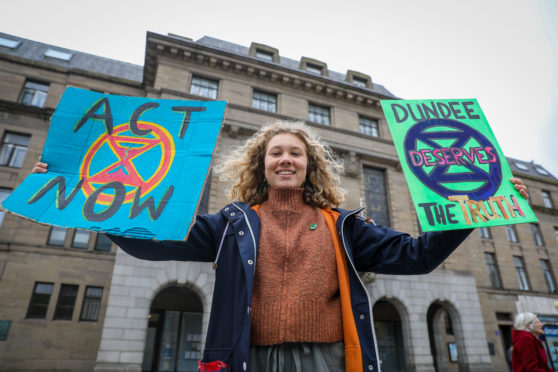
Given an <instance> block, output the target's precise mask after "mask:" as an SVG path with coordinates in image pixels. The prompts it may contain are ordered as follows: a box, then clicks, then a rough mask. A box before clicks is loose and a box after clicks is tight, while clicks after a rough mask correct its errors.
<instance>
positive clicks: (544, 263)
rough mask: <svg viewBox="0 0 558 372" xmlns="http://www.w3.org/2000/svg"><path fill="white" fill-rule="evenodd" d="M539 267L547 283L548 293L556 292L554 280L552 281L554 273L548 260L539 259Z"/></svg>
mask: <svg viewBox="0 0 558 372" xmlns="http://www.w3.org/2000/svg"><path fill="white" fill-rule="evenodd" d="M541 269H542V272H543V275H544V278H545V280H546V284H547V285H548V290H549V291H550V293H555V292H556V282H555V281H554V275H553V274H552V270H551V269H550V262H549V261H548V260H541Z"/></svg>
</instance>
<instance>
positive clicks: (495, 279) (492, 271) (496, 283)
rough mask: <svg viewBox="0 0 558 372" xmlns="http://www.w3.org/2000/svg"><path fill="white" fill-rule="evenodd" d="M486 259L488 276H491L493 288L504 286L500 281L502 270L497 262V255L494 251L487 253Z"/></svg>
mask: <svg viewBox="0 0 558 372" xmlns="http://www.w3.org/2000/svg"><path fill="white" fill-rule="evenodd" d="M484 260H485V261H486V268H487V269H488V276H489V277H490V284H491V285H492V288H502V282H501V281H500V272H499V270H498V265H497V264H496V256H495V255H494V253H488V252H487V253H485V254H484Z"/></svg>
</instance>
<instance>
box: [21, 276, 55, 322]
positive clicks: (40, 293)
mask: <svg viewBox="0 0 558 372" xmlns="http://www.w3.org/2000/svg"><path fill="white" fill-rule="evenodd" d="M53 288H54V284H53V283H39V282H37V283H35V288H34V289H33V294H32V295H31V301H29V308H28V309H27V316H26V318H36V319H45V318H46V314H47V310H48V304H49V302H50V296H51V295H52V289H53Z"/></svg>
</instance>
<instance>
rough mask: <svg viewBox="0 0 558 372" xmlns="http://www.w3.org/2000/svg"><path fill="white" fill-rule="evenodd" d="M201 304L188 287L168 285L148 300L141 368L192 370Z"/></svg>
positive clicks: (175, 371) (198, 341) (197, 353)
mask: <svg viewBox="0 0 558 372" xmlns="http://www.w3.org/2000/svg"><path fill="white" fill-rule="evenodd" d="M202 318H203V305H202V302H201V299H200V297H199V296H198V295H197V294H196V293H195V292H194V291H193V290H191V289H190V288H188V287H184V286H172V287H167V288H165V289H163V290H162V291H161V292H159V293H158V294H157V295H156V296H155V298H154V299H153V302H152V303H151V310H150V311H149V325H148V328H147V336H146V340H145V349H144V354H143V363H142V371H153V372H155V371H157V372H159V371H160V372H195V371H196V369H197V361H198V359H199V358H200V348H201V333H202Z"/></svg>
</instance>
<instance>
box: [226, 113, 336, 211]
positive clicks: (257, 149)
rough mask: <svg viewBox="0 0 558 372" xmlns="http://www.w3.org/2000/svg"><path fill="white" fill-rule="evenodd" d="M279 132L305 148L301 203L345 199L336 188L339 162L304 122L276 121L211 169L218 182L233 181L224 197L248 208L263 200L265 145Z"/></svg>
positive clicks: (326, 203)
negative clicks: (215, 174)
mask: <svg viewBox="0 0 558 372" xmlns="http://www.w3.org/2000/svg"><path fill="white" fill-rule="evenodd" d="M283 133H289V134H293V135H295V136H297V137H298V138H299V139H300V140H301V141H302V142H303V143H304V144H305V146H306V154H307V156H308V165H307V174H306V181H305V182H304V184H303V186H302V187H303V188H304V191H303V193H302V195H303V198H304V201H305V202H306V203H307V204H310V205H313V206H316V207H320V208H333V207H337V206H339V205H340V204H341V203H342V202H343V200H345V197H344V192H343V190H342V189H341V187H340V186H339V184H340V177H339V173H341V171H342V169H343V165H342V163H341V162H339V161H338V160H336V159H335V158H334V157H333V153H332V151H331V149H330V148H329V147H328V146H327V145H325V144H324V143H322V142H321V140H320V139H319V138H318V136H316V135H315V134H314V133H313V132H312V131H310V129H309V128H308V127H307V126H306V125H305V124H304V123H302V122H291V121H279V122H276V123H274V124H271V125H267V126H264V127H262V128H261V129H260V130H259V131H257V132H256V133H255V134H254V135H253V136H252V137H250V138H249V139H248V140H247V141H246V143H245V144H244V146H240V147H238V148H236V149H235V150H234V151H233V152H232V153H231V155H230V156H228V157H227V158H226V159H225V161H224V162H223V163H221V164H219V165H218V166H216V167H215V172H216V173H217V174H218V175H219V179H220V180H221V181H233V182H234V184H233V186H232V188H231V189H230V191H229V193H228V197H229V198H231V199H232V200H239V201H241V202H245V203H248V204H250V205H255V204H260V203H262V202H264V201H265V200H267V197H268V190H269V185H268V184H267V182H266V180H265V173H264V172H265V153H266V150H267V144H268V143H269V141H270V140H271V138H272V137H273V136H276V135H278V134H283Z"/></svg>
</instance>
